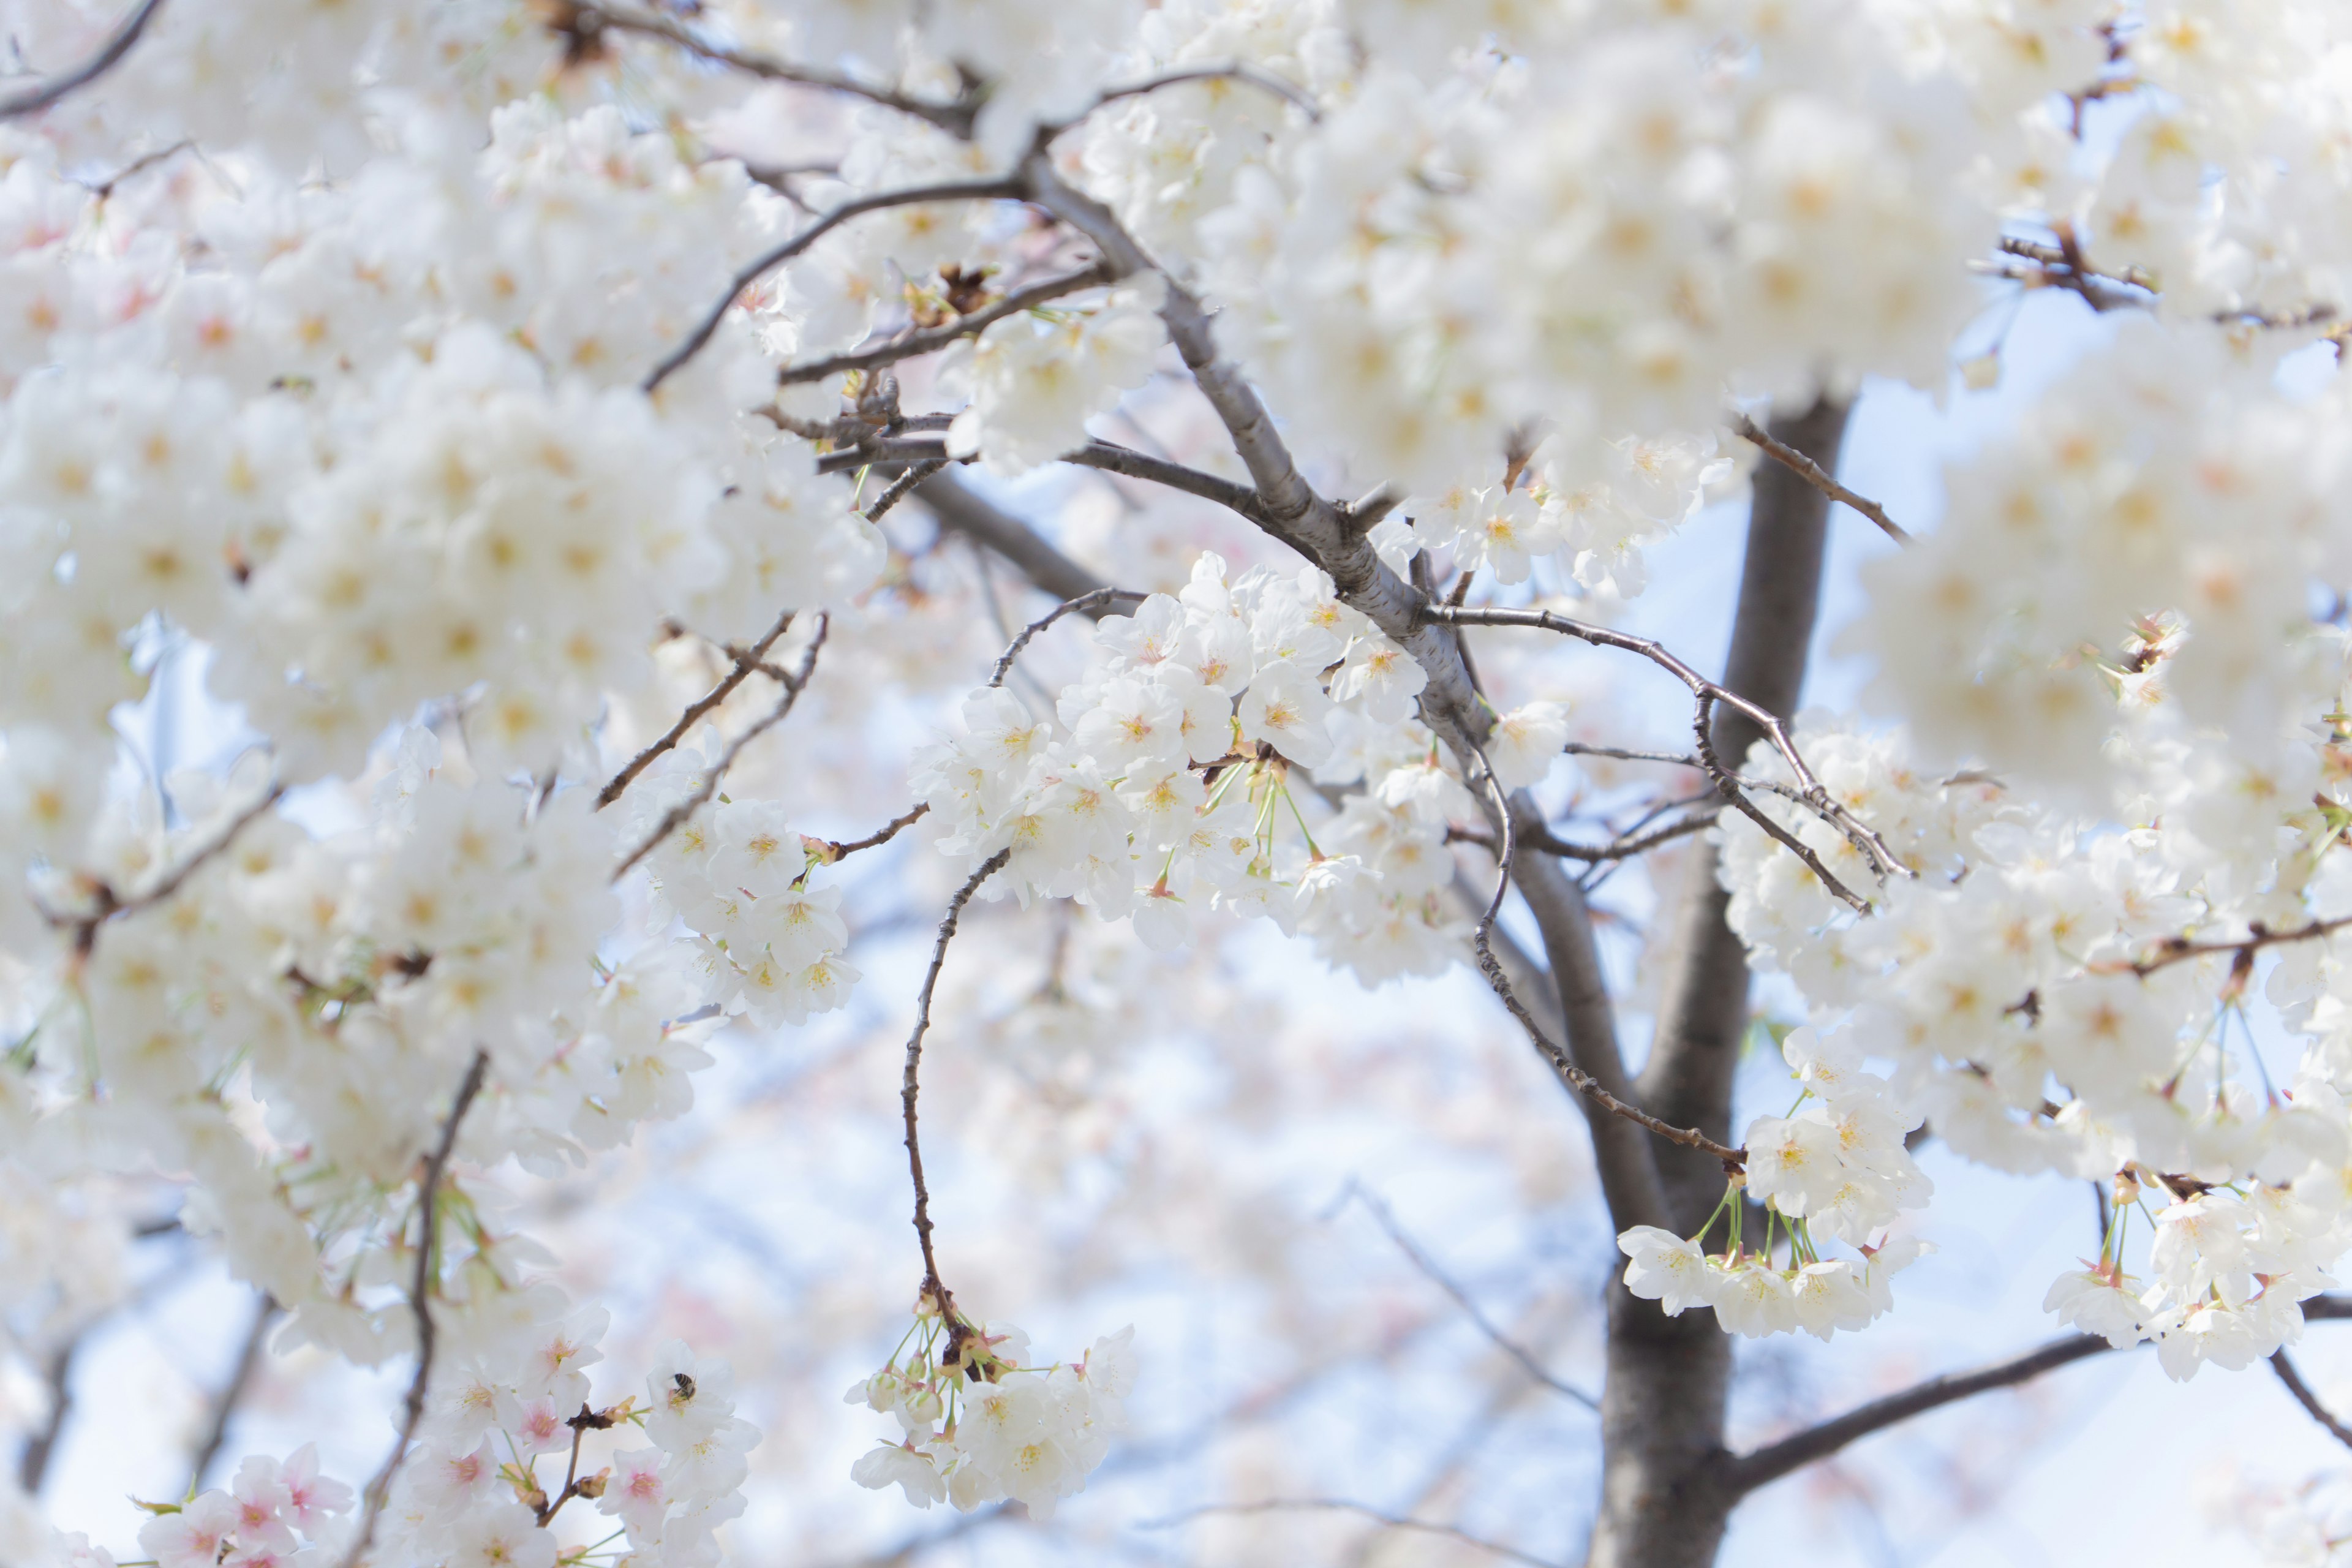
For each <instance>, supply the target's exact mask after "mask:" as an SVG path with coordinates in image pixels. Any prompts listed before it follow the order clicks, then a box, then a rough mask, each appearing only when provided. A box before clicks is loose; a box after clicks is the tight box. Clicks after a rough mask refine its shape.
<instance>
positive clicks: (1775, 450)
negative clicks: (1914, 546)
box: [1731, 414, 1911, 544]
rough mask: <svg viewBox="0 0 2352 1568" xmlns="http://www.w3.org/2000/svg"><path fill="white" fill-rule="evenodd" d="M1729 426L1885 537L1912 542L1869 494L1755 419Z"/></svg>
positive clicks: (1903, 529) (1740, 421)
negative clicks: (1847, 484) (1845, 482)
mask: <svg viewBox="0 0 2352 1568" xmlns="http://www.w3.org/2000/svg"><path fill="white" fill-rule="evenodd" d="M1731 428H1732V429H1733V430H1734V431H1735V432H1737V433H1738V436H1739V437H1740V439H1742V440H1744V441H1748V442H1752V443H1753V444H1755V445H1756V446H1757V447H1761V448H1762V449H1763V452H1764V455H1765V456H1766V457H1769V458H1771V459H1772V460H1773V461H1774V462H1776V463H1779V464H1780V466H1781V467H1783V468H1787V469H1788V470H1789V471H1790V473H1793V474H1795V475H1796V476H1797V477H1798V478H1799V479H1802V480H1804V481H1805V483H1807V484H1809V485H1811V486H1812V487H1813V489H1817V490H1819V491H1821V492H1822V494H1823V495H1825V496H1827V497H1829V498H1830V499H1831V500H1835V501H1843V502H1844V503H1845V504H1846V505H1847V506H1849V507H1852V508H1853V510H1856V511H1858V512H1860V513H1862V515H1863V516H1864V517H1866V518H1868V519H1870V521H1873V522H1874V523H1876V524H1878V526H1879V527H1880V528H1881V529H1883V530H1884V531H1885V534H1886V537H1887V538H1889V539H1892V540H1893V541H1895V543H1897V544H1908V543H1910V542H1911V535H1910V532H1909V531H1907V530H1906V529H1905V528H1904V527H1903V526H1902V525H1901V524H1899V523H1897V522H1896V521H1895V520H1894V519H1893V518H1891V517H1889V516H1887V515H1886V509H1885V507H1883V506H1880V505H1879V504H1878V503H1877V502H1876V501H1874V500H1871V499H1870V498H1869V497H1867V496H1864V495H1858V494H1856V493H1855V492H1854V491H1853V490H1850V489H1846V488H1845V486H1843V485H1842V484H1840V483H1838V481H1837V479H1836V477H1835V476H1834V475H1832V473H1831V472H1830V471H1829V470H1828V469H1827V468H1822V466H1821V465H1820V464H1819V463H1816V462H1814V461H1813V460H1812V459H1811V458H1808V457H1806V456H1805V455H1804V454H1803V453H1802V452H1800V451H1799V450H1797V448H1795V447H1791V446H1790V445H1789V444H1788V443H1787V442H1786V441H1783V440H1781V439H1780V437H1777V436H1775V435H1773V434H1772V433H1771V432H1770V431H1769V430H1767V429H1765V428H1764V427H1763V426H1760V425H1759V424H1757V423H1756V421H1755V420H1753V419H1750V418H1749V417H1748V416H1747V415H1745V414H1743V415H1741V416H1739V417H1738V419H1736V420H1734V421H1732V425H1731Z"/></svg>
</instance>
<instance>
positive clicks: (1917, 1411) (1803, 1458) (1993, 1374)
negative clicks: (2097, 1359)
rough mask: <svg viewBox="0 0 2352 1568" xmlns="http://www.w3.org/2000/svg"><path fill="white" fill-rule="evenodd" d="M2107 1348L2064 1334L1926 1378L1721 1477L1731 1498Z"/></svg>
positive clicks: (1774, 1446) (1738, 1461)
mask: <svg viewBox="0 0 2352 1568" xmlns="http://www.w3.org/2000/svg"><path fill="white" fill-rule="evenodd" d="M2107 1348H2108V1347H2107V1342H2106V1341H2105V1340H2104V1339H2102V1338H2101V1337H2100V1336H2098V1335H2097V1334H2069V1335H2067V1336H2066V1337H2065V1338H2064V1339H2061V1340H2053V1341H2052V1342H2050V1343H2048V1344H2046V1345H2043V1346H2042V1348H2041V1349H2039V1350H2032V1351H2028V1352H2025V1353H2024V1354H2023V1355H2017V1356H2011V1357H2010V1358H2009V1359H2008V1360H2007V1361H1999V1362H1995V1363H1992V1364H1991V1365H1990V1366H1987V1367H1980V1368H1979V1369H1978V1370H1977V1371H1975V1372H1962V1373H1946V1374H1945V1375H1944V1376H1941V1377H1931V1378H1929V1379H1927V1381H1926V1382H1924V1383H1920V1384H1915V1385H1913V1386H1912V1387H1910V1388H1906V1389H1905V1390H1904V1391H1903V1392H1901V1393H1900V1394H1888V1395H1887V1396H1886V1397H1885V1398H1884V1399H1874V1400H1872V1401H1871V1402H1870V1403H1869V1404H1867V1405H1863V1406H1861V1407H1860V1408H1859V1409H1855V1410H1850V1411H1848V1412H1847V1413H1846V1414H1844V1415H1840V1416H1838V1417H1836V1418H1835V1419H1833V1420H1830V1421H1824V1422H1822V1424H1821V1425H1820V1426H1809V1427H1807V1428H1805V1429H1804V1430H1803V1431H1801V1432H1797V1433H1793V1434H1791V1435H1790V1436H1786V1437H1783V1438H1781V1439H1780V1441H1779V1442H1777V1443H1771V1444H1768V1445H1766V1446H1765V1447H1761V1448H1759V1449H1757V1450H1756V1451H1755V1452H1753V1453H1749V1454H1742V1455H1740V1456H1738V1458H1734V1459H1732V1460H1731V1461H1730V1462H1729V1463H1728V1464H1727V1466H1726V1467H1725V1471H1724V1476H1725V1479H1726V1481H1727V1484H1728V1485H1729V1487H1730V1489H1731V1492H1732V1495H1733V1496H1734V1497H1739V1496H1744V1495H1746V1494H1747V1493H1748V1492H1751V1491H1754V1490H1755V1489H1757V1488H1758V1487H1760V1486H1763V1485H1765V1484H1767V1483H1768V1482H1770V1481H1776V1480H1779V1479H1780V1478H1781V1477H1782V1476H1785V1475H1787V1474H1788V1473H1789V1472H1790V1471H1791V1470H1795V1469H1800V1468H1803V1467H1804V1466H1806V1465H1810V1464H1811V1463H1813V1462H1814V1461H1815V1460H1817V1459H1825V1458H1829V1457H1830V1456H1831V1455H1832V1454H1834V1453H1836V1452H1837V1451H1838V1450H1839V1449H1840V1448H1843V1447H1845V1446H1846V1445H1847V1444H1848V1443H1851V1442H1853V1441H1854V1440H1855V1439H1856V1438H1860V1437H1867V1436H1870V1435H1871V1434H1872V1433H1873V1432H1877V1431H1882V1430H1884V1429H1885V1428H1886V1427H1888V1426H1894V1425H1895V1423H1896V1422H1898V1421H1907V1420H1909V1419H1910V1418H1911V1417H1912V1416H1914V1415H1922V1414H1924V1413H1926V1412H1927V1411H1930V1410H1933V1409H1936V1408H1937V1406H1939V1405H1950V1404H1952V1403H1954V1402H1955V1401H1957V1400H1962V1399H1967V1398H1969V1397H1970V1396H1972V1395H1974V1394H1983V1393H1985V1392H1987V1391H1988V1390H1990V1389H1995V1388H2007V1387H2010V1386H2011V1385H2012V1384H2020V1383H2024V1382H2026V1381H2028V1380H2029V1379H2032V1378H2036V1377H2039V1376H2041V1375H2042V1373H2045V1372H2049V1371H2051V1370H2052V1369H2053V1368H2055V1367H2062V1366H2064V1365H2066V1364H2067V1363H2070V1362H2077V1361H2081V1360H2082V1359H2084V1357H2085V1356H2094V1355H2097V1354H2099V1353H2100V1352H2103V1351H2105V1350H2106V1349H2107Z"/></svg>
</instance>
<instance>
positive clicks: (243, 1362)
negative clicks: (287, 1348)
mask: <svg viewBox="0 0 2352 1568" xmlns="http://www.w3.org/2000/svg"><path fill="white" fill-rule="evenodd" d="M281 1310H283V1309H281V1308H280V1307H279V1306H278V1302H277V1300H276V1299H275V1298H274V1297H272V1296H271V1295H270V1294H269V1293H268V1291H266V1290H265V1291H263V1292H261V1294H260V1299H259V1300H257V1301H255V1302H254V1305H253V1326H252V1327H251V1328H248V1329H247V1330H246V1332H245V1344H244V1345H243V1347H242V1348H240V1349H239V1350H238V1352H237V1353H236V1365H235V1366H234V1367H231V1368H230V1369H229V1374H228V1381H227V1382H226V1383H224V1384H221V1387H220V1392H219V1393H218V1394H215V1395H213V1416H212V1421H211V1423H210V1424H209V1425H208V1426H205V1436H204V1441H203V1442H201V1443H199V1444H197V1445H196V1453H195V1458H193V1459H191V1460H190V1461H189V1463H188V1494H189V1495H190V1496H192V1497H193V1496H194V1495H195V1494H196V1493H197V1492H199V1491H202V1490H203V1489H204V1485H205V1477H206V1476H207V1475H209V1474H211V1472H212V1468H213V1461H214V1460H215V1459H217V1458H220V1451H221V1445H222V1444H224V1443H226V1442H227V1441H228V1429H229V1424H230V1423H231V1422H232V1421H234V1420H235V1419H236V1407H237V1406H238V1405H241V1404H243V1403H244V1401H245V1396H246V1394H247V1391H248V1390H250V1389H251V1388H252V1387H253V1378H254V1374H255V1373H257V1372H259V1371H260V1370H261V1359H262V1356H263V1354H264V1352H266V1351H267V1350H268V1344H269V1330H270V1326H271V1325H272V1324H274V1323H275V1322H277V1321H278V1313H279V1311H281Z"/></svg>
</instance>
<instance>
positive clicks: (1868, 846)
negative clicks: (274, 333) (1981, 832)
mask: <svg viewBox="0 0 2352 1568" xmlns="http://www.w3.org/2000/svg"><path fill="white" fill-rule="evenodd" d="M1419 616H1420V618H1421V619H1422V620H1424V621H1432V622H1435V623H1437V624H1438V625H1441V626H1528V627H1540V628H1542V629H1544V630H1546V631H1553V632H1559V634H1561V635H1562V636H1564V637H1575V638H1577V639H1578V640H1580V641H1582V642H1588V643H1591V644H1592V645H1593V646H1594V647H1609V648H1617V649H1620V650H1622V651H1623V652H1626V653H1633V654H1638V655H1640V656H1641V657H1642V658H1646V659H1648V660H1649V661H1650V662H1651V663H1653V664H1654V665H1656V666H1657V667H1658V668H1661V669H1664V670H1665V671H1666V672H1667V673H1668V674H1670V675H1672V676H1673V677H1674V678H1675V679H1677V680H1679V681H1681V682H1682V683H1683V684H1684V685H1685V686H1686V687H1688V688H1689V689H1690V692H1691V695H1692V696H1693V697H1694V698H1696V700H1697V704H1698V714H1697V726H1696V729H1697V745H1696V752H1697V762H1698V765H1699V767H1700V768H1701V769H1703V770H1704V771H1705V772H1706V774H1707V776H1708V777H1709V778H1711V779H1713V780H1714V781H1715V784H1716V788H1717V791H1718V792H1720V793H1721V794H1722V795H1723V797H1724V798H1725V799H1726V800H1727V801H1729V802H1730V803H1731V804H1732V805H1736V806H1738V807H1739V808H1740V809H1741V810H1742V811H1744V812H1747V813H1748V815H1749V816H1752V817H1755V818H1757V819H1758V822H1759V826H1763V828H1764V830H1765V831H1766V832H1768V833H1769V834H1771V835H1772V836H1773V837H1776V838H1779V839H1780V840H1781V841H1782V842H1783V843H1787V844H1790V845H1791V847H1794V848H1795V850H1796V852H1797V853H1798V854H1799V855H1800V856H1801V858H1805V860H1806V862H1807V864H1808V866H1809V867H1810V868H1811V869H1812V871H1813V872H1814V874H1815V875H1816V876H1818V877H1820V878H1821V879H1822V884H1823V885H1824V886H1825V887H1827V888H1828V889H1830V890H1831V891H1832V893H1834V894H1836V895H1837V896H1838V897H1839V898H1840V899H1841V900H1843V901H1844V902H1845V903H1846V904H1847V905H1849V906H1850V907H1852V908H1853V909H1854V910H1857V911H1858V912H1861V913H1865V914H1866V913H1868V912H1869V909H1870V905H1869V902H1868V900H1864V898H1862V897H1861V895H1859V894H1857V893H1855V892H1854V891H1853V889H1849V888H1847V887H1846V886H1845V885H1844V884H1843V883H1842V882H1840V881H1839V880H1838V879H1836V878H1835V877H1833V876H1832V875H1831V874H1830V873H1829V869H1828V868H1827V867H1825V866H1822V864H1821V862H1820V859H1819V858H1818V857H1815V856H1813V855H1812V853H1811V851H1810V850H1808V849H1805V848H1804V847H1802V846H1801V845H1795V844H1793V841H1792V840H1791V838H1790V836H1788V835H1787V834H1786V833H1785V831H1784V830H1782V829H1780V826H1779V824H1777V823H1774V822H1772V821H1771V820H1770V819H1769V818H1768V817H1765V816H1763V814H1762V813H1760V812H1758V811H1756V810H1755V809H1754V808H1753V807H1752V806H1751V805H1747V804H1745V800H1744V796H1743V795H1741V793H1740V785H1741V782H1742V781H1741V779H1740V777H1739V775H1738V774H1737V773H1733V772H1731V771H1730V770H1729V769H1728V768H1727V767H1726V766H1725V765H1724V764H1723V762H1722V760H1721V759H1720V758H1718V757H1717V756H1716V755H1715V747H1714V743H1713V741H1712V738H1711V737H1710V735H1709V733H1708V724H1707V720H1708V717H1709V714H1710V712H1711V710H1712V709H1713V707H1714V705H1715V704H1716V703H1718V702H1719V703H1721V704H1723V705H1724V706H1725V707H1727V708H1732V709H1736V710H1738V711H1739V712H1741V713H1744V714H1746V715H1747V716H1748V719H1749V720H1750V721H1753V722H1754V723H1755V725H1756V727H1757V728H1758V729H1759V730H1761V731H1764V735H1765V738H1766V739H1768V740H1769V741H1770V742H1772V749H1773V750H1774V751H1776V752H1779V753H1780V759H1781V761H1783V762H1784V763H1787V764H1788V765H1789V771H1790V773H1791V774H1793V775H1794V776H1795V778H1796V781H1797V787H1798V789H1799V791H1800V792H1801V793H1800V795H1799V796H1798V798H1799V799H1801V801H1802V802H1803V803H1804V804H1805V805H1807V806H1808V807H1809V808H1810V809H1811V810H1812V811H1813V812H1814V813H1815V814H1816V815H1817V816H1820V817H1821V818H1822V820H1823V821H1824V822H1827V823H1828V824H1829V825H1830V826H1832V827H1835V828H1836V829H1837V830H1838V831H1839V832H1840V833H1841V834H1843V835H1844V837H1846V839H1847V840H1848V841H1849V842H1851V843H1852V844H1853V847H1855V848H1856V849H1857V850H1859V851H1860V852H1861V853H1862V855H1863V856H1864V858H1865V859H1867V860H1869V861H1870V862H1871V863H1872V868H1873V870H1874V871H1875V872H1876V873H1877V874H1878V875H1879V876H1880V877H1881V878H1882V879H1884V878H1885V877H1887V876H1890V875H1894V876H1904V877H1908V876H1910V875H1912V874H1913V873H1912V871H1911V868H1909V867H1907V866H1906V865H1904V864H1903V862H1902V861H1901V860H1900V859H1899V858H1896V856H1895V852H1894V851H1893V850H1892V849H1890V848H1888V847H1887V846H1886V841H1885V839H1883V838H1881V837H1879V836H1878V834H1877V832H1876V830H1875V829H1874V828H1872V827H1871V826H1869V825H1868V824H1867V823H1864V821H1862V819H1861V818H1859V817H1857V816H1854V815H1853V813H1852V812H1851V811H1848V810H1847V809H1846V808H1845V807H1844V806H1843V805H1840V804H1839V803H1838V801H1837V800H1836V798H1835V797H1834V796H1832V795H1831V794H1830V793H1829V791H1828V790H1826V789H1824V788H1822V781H1821V780H1820V779H1818V778H1816V777H1815V776H1814V775H1813V770H1812V769H1811V767H1810V766H1809V765H1807V763H1806V762H1805V759H1804V757H1803V755H1802V754H1801V752H1799V751H1798V750H1797V745H1796V742H1795V741H1794V740H1792V739H1791V738H1790V734H1789V727H1788V725H1787V724H1785V723H1783V722H1782V721H1781V720H1780V715H1779V714H1777V713H1774V712H1773V711H1772V710H1770V709H1769V708H1766V707H1764V706H1763V705H1762V704H1761V703H1758V702H1752V701H1750V700H1748V699H1747V698H1745V697H1742V696H1741V695H1740V694H1739V693H1738V692H1736V691H1733V690H1731V689H1729V688H1727V687H1725V686H1721V685H1718V684H1717V683H1716V682H1715V681H1712V680H1709V679H1706V677H1705V676H1703V675H1701V674H1699V672H1698V671H1697V670H1696V669H1693V668H1691V667H1690V666H1689V665H1688V664H1685V662H1683V660H1682V659H1680V658H1676V657H1675V655H1674V654H1673V653H1672V652H1670V651H1668V649H1667V648H1666V647H1665V645H1664V644H1663V643H1661V642H1658V641H1657V640H1655V639H1654V638H1652V637H1635V636H1633V634H1632V633H1630V632H1621V631H1617V630H1615V629H1614V628H1612V627H1609V626H1596V625H1593V624H1592V623H1591V622H1589V621H1579V620H1573V619H1570V617H1569V616H1562V615H1557V614H1554V613H1553V612H1552V611H1550V610H1514V609H1501V608H1491V607H1490V608H1480V609H1470V608H1465V607H1463V606H1460V605H1431V604H1424V605H1422V606H1421V607H1420V610H1419ZM1656 760H1659V761H1667V760H1672V761H1680V760H1681V759H1679V758H1673V759H1667V758H1658V759H1656Z"/></svg>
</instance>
